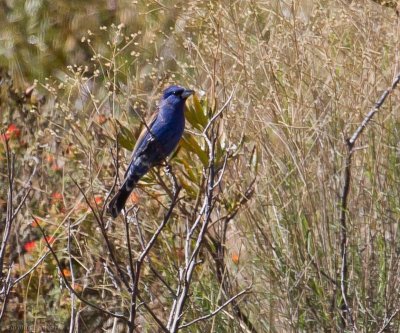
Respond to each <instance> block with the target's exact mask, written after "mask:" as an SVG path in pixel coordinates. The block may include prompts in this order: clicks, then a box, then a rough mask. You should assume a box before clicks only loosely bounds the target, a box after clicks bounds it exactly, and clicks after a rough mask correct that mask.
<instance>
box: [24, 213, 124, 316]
mask: <svg viewBox="0 0 400 333" xmlns="http://www.w3.org/2000/svg"><path fill="white" fill-rule="evenodd" d="M32 218H33V219H34V220H35V222H36V224H37V227H38V228H39V230H40V233H41V234H42V236H43V239H44V241H45V243H46V246H47V248H48V249H49V251H50V252H51V254H52V256H53V258H54V260H55V261H56V264H57V267H58V271H59V274H60V275H61V278H62V280H63V282H64V284H65V286H66V287H67V289H68V290H69V291H70V292H71V293H73V294H74V295H75V296H76V297H77V298H78V299H79V300H80V301H81V302H82V303H84V304H86V305H88V306H90V307H92V308H94V309H96V310H98V311H100V312H102V313H104V314H106V315H109V316H112V317H115V318H118V319H121V320H123V321H124V322H128V319H127V318H126V317H125V316H123V315H120V314H117V313H113V312H111V311H108V310H106V309H103V308H101V307H99V306H98V305H96V304H94V303H92V302H90V301H88V300H86V299H84V298H83V297H82V296H81V295H79V294H78V293H77V292H76V291H75V290H74V288H72V286H71V284H70V283H69V281H68V279H67V277H66V276H65V274H64V271H63V269H62V266H61V262H60V260H59V259H58V257H57V254H56V253H55V251H54V249H53V247H52V246H51V244H50V242H49V240H48V238H47V237H46V234H45V232H44V229H43V227H42V226H41V225H40V224H39V221H38V220H37V219H36V218H35V217H34V216H32Z"/></svg>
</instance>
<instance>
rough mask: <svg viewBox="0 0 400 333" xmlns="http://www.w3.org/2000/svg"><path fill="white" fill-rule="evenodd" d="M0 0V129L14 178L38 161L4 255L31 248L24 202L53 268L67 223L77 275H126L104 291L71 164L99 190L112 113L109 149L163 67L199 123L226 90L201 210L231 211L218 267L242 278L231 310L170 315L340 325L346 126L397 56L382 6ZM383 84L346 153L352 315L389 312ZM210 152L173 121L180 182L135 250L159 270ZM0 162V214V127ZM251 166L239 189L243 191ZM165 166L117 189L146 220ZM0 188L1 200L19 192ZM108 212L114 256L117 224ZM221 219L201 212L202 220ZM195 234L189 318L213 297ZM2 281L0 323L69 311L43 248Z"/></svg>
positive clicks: (159, 201)
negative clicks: (51, 250)
mask: <svg viewBox="0 0 400 333" xmlns="http://www.w3.org/2000/svg"><path fill="white" fill-rule="evenodd" d="M0 6H1V10H0V19H1V22H2V24H1V25H0V76H1V77H0V80H1V81H0V83H1V86H0V89H1V90H0V129H1V130H2V131H3V132H4V133H5V134H4V135H5V136H6V137H7V139H8V141H9V144H10V147H11V149H12V152H13V153H14V154H15V156H16V175H15V176H16V191H17V192H18V191H20V190H21V189H23V187H24V184H25V183H26V181H27V180H28V179H29V177H30V174H31V173H32V170H33V169H34V168H36V172H35V174H34V176H33V177H32V179H31V184H32V191H31V192H30V194H29V196H28V199H27V201H26V203H25V205H24V208H23V209H22V210H21V212H20V213H19V215H18V217H17V219H16V222H15V223H14V225H13V234H12V240H11V241H10V245H9V252H10V258H13V260H15V265H14V267H13V274H15V275H16V276H18V274H23V273H24V272H26V271H27V270H28V269H29V268H30V267H31V266H32V265H33V264H34V263H35V262H36V261H37V259H38V258H40V256H42V255H43V254H44V253H45V245H44V243H43V241H40V237H41V236H40V233H39V232H38V230H37V228H36V227H35V222H34V221H33V218H32V216H35V217H36V218H37V219H39V220H40V221H41V223H43V226H44V227H45V228H46V232H47V234H48V235H51V237H52V239H51V240H52V241H53V242H54V243H53V244H54V247H55V249H57V253H58V255H59V256H60V258H62V262H63V263H64V265H65V274H66V275H68V274H71V272H70V270H69V269H70V266H69V261H70V258H69V255H68V252H69V251H67V247H68V244H67V238H68V224H71V225H72V226H73V234H72V239H73V242H72V243H73V246H72V250H71V252H72V254H73V265H74V267H75V275H76V276H75V278H76V283H77V285H78V286H79V288H81V291H82V292H83V293H84V294H85V296H86V297H87V298H88V299H92V300H93V301H94V302H98V303H101V304H102V305H103V307H105V308H110V309H114V308H116V307H119V308H125V307H127V306H128V303H129V295H123V294H122V295H121V294H120V293H119V292H118V290H117V289H116V288H114V287H113V285H112V281H111V280H112V279H110V277H109V276H108V275H107V272H106V271H105V268H104V267H105V266H104V260H105V259H104V258H105V253H106V252H105V249H104V245H103V243H102V239H101V235H100V233H99V232H98V229H96V224H95V221H94V217H93V212H91V211H90V209H88V205H87V203H86V202H85V200H84V197H83V195H82V194H81V193H80V192H79V190H78V188H77V186H76V184H75V183H74V181H76V182H77V183H78V184H79V185H80V186H81V187H82V188H83V189H84V190H85V191H86V194H87V196H88V198H90V200H91V203H92V205H93V206H95V207H97V208H98V209H100V208H101V206H102V204H103V203H104V199H105V197H106V196H107V194H108V192H109V191H110V189H111V187H112V185H113V182H114V175H115V169H114V164H113V162H114V161H113V155H112V153H111V151H112V149H114V148H115V142H116V139H117V135H116V133H117V132H118V133H119V138H118V143H119V145H120V151H119V155H120V156H119V160H120V163H121V164H122V165H123V166H125V165H126V164H127V163H128V161H129V157H130V150H131V149H132V147H133V144H134V141H135V138H136V137H137V134H138V132H139V131H140V124H141V117H142V116H143V117H147V116H149V115H150V114H151V113H152V111H154V109H155V107H156V103H157V99H158V97H159V95H160V92H161V90H162V89H163V88H164V87H165V86H166V85H168V84H170V83H178V84H181V85H183V86H187V87H190V88H193V89H195V90H196V91H197V99H196V100H192V101H191V102H190V103H189V104H190V108H189V114H188V116H189V118H190V119H188V120H189V121H188V126H187V127H188V129H190V130H192V131H195V130H200V131H201V130H202V129H204V126H205V124H206V122H207V120H208V119H210V118H211V117H212V116H213V114H215V110H218V109H219V108H221V107H222V106H223V105H224V103H225V102H226V101H229V103H228V105H227V107H226V110H225V111H224V112H223V117H222V118H221V119H220V121H219V137H218V138H219V142H218V144H219V146H218V149H219V155H218V154H217V155H218V156H219V159H220V160H219V161H217V162H218V163H223V156H224V154H225V153H226V152H229V151H232V160H231V161H230V164H229V169H228V173H227V176H226V177H225V178H224V181H223V183H222V186H221V188H220V193H219V197H218V198H219V199H218V205H219V206H218V211H217V212H215V216H213V219H214V222H216V223H217V222H218V221H220V218H221V216H228V215H229V214H232V213H233V212H235V211H236V210H237V211H238V213H237V214H236V213H235V214H234V216H233V217H232V219H231V220H230V221H229V224H228V223H227V224H226V225H227V230H226V235H227V237H226V239H225V240H224V242H223V247H224V249H225V252H226V260H225V262H224V265H225V268H224V269H225V270H226V272H227V274H229V277H230V283H231V287H232V288H233V289H234V290H232V292H233V294H234V293H235V292H239V291H241V290H243V289H244V288H246V287H247V286H248V285H249V284H251V285H252V289H251V293H250V294H248V295H246V297H244V298H243V299H242V300H241V301H240V302H239V305H238V306H240V309H241V311H242V312H243V313H244V314H245V315H246V318H247V320H248V322H247V323H246V321H244V322H243V320H242V321H241V320H238V318H237V317H236V316H235V315H234V314H235V313H236V312H235V311H233V309H232V308H231V309H230V308H229V307H228V308H226V309H225V310H224V311H222V312H220V313H219V314H218V316H216V317H214V318H213V319H210V320H208V321H202V322H199V323H197V324H196V325H194V326H192V327H191V328H189V329H187V331H189V332H248V331H250V332H251V331H253V332H340V331H346V329H348V330H349V331H351V330H350V328H348V327H347V328H344V327H343V318H342V316H341V313H342V312H341V309H340V305H341V304H342V299H341V292H340V273H341V271H340V265H341V258H340V223H339V216H340V193H341V187H342V186H343V183H342V179H343V168H344V160H345V156H346V144H345V139H346V138H348V137H349V136H350V135H351V134H352V132H353V131H354V130H355V128H356V127H357V126H358V124H359V123H360V122H361V121H362V120H363V118H364V116H365V115H366V113H367V112H368V111H369V110H370V108H371V107H372V106H373V105H374V103H375V102H376V100H377V99H378V98H379V96H380V94H381V92H382V91H383V90H384V89H386V88H387V87H388V86H390V84H391V82H392V80H393V77H394V76H395V75H397V73H398V71H399V68H398V64H399V24H398V18H397V16H396V12H395V11H394V10H393V8H389V7H385V6H381V5H379V4H377V3H374V2H372V1H366V0H360V1H339V0H337V1H336V0H335V1H324V0H301V1H300V0H292V1H289V0H288V1H274V0H270V1H244V0H243V1H234V2H233V1H224V0H222V1H194V0H193V1H192V0H188V1H185V2H181V1H172V0H171V1H169V0H166V1H125V0H107V1H93V0H90V1H84V2H74V1H72V2H71V1H65V0H54V1H44V0H27V1H18V0H15V1H14V0H5V1H2V2H1V4H0ZM391 7H394V5H391ZM398 100H399V92H398V91H394V92H393V94H392V95H391V96H390V98H389V100H388V101H387V102H386V103H385V105H384V106H383V108H382V109H381V110H380V111H379V113H378V114H377V115H376V117H375V118H374V120H373V122H372V123H370V124H369V126H368V128H367V129H366V131H365V132H364V134H363V136H362V137H361V140H360V142H358V148H359V150H357V152H356V154H355V157H354V161H353V163H354V164H353V170H352V179H351V184H350V186H351V187H350V196H349V204H348V212H347V217H348V243H347V246H348V265H349V272H348V288H349V290H348V294H349V300H348V301H349V305H350V308H351V310H352V315H353V318H354V321H355V324H356V327H357V329H358V330H359V331H363V332H378V331H380V332H398V331H399V329H400V315H399V314H398V313H399V309H400V298H399V294H398V290H399V288H400V265H399V263H400V261H399V259H400V258H399V255H400V235H399V230H398V225H399V219H400V202H399V200H400V199H399V198H400V193H399V191H400V186H399V185H400V184H399V182H400V172H399V170H400V168H399V163H400V160H399V156H400V155H399V149H400V146H399V142H400V132H399V103H398ZM196 115H197V116H196ZM200 115H201V116H200ZM3 140H4V139H3ZM114 152H115V151H114ZM207 158H208V156H207V151H206V148H205V146H204V142H202V141H201V139H200V138H197V137H196V136H195V135H192V134H190V133H189V132H188V133H187V134H186V135H185V138H184V140H183V141H182V144H181V145H180V147H179V149H178V151H177V152H176V153H175V157H174V159H172V162H171V163H172V166H173V168H174V170H175V171H176V173H177V176H178V179H179V182H180V183H181V184H182V185H183V192H184V193H183V194H184V199H183V200H182V201H181V202H180V204H179V207H177V208H176V209H175V213H174V217H173V221H172V222H173V223H171V224H170V225H169V226H168V228H167V230H166V231H165V232H163V234H162V236H161V239H160V241H159V242H158V244H157V246H156V249H155V250H154V253H152V255H151V261H152V265H153V267H155V268H156V269H157V271H159V272H161V273H162V276H163V277H164V279H166V280H168V281H169V282H170V283H173V282H174V278H175V276H176V274H177V267H178V266H179V265H180V263H179V261H180V260H182V239H183V238H184V229H185V223H186V222H185V221H187V219H188V218H189V216H191V214H192V213H193V212H194V211H195V209H196V207H197V206H196V205H197V203H196V200H197V197H198V196H199V193H201V188H202V186H203V182H204V177H203V173H202V168H203V166H205V165H206V164H207V162H208V160H207ZM0 163H1V164H0V168H1V169H0V181H1V186H0V194H1V196H0V198H1V199H0V214H2V215H1V218H0V221H3V218H5V215H4V214H5V211H6V206H7V200H6V198H7V169H6V168H7V167H6V157H5V145H4V144H3V143H2V144H1V145H0ZM122 169H123V167H122ZM121 172H122V170H121ZM254 177H256V181H255V185H254V193H253V196H252V197H251V199H250V200H249V201H246V202H243V201H241V198H243V196H244V193H245V191H246V189H247V188H248V186H249V184H251V182H252V180H253V178H254ZM168 184H169V183H168V177H166V176H165V174H164V172H163V171H162V170H158V169H157V170H154V171H153V172H152V173H151V174H149V175H148V176H146V177H145V178H144V179H143V180H142V182H141V186H140V187H139V189H137V191H136V192H135V194H134V195H133V196H132V202H131V204H135V205H137V207H138V211H137V214H138V216H139V219H140V220H141V223H142V224H143V228H144V229H145V231H146V232H147V233H148V234H149V235H151V233H152V232H154V230H155V229H156V228H157V225H158V223H159V221H160V219H161V218H162V216H163V214H164V213H165V209H166V208H165V207H168V200H169V199H170V193H168ZM14 200H15V203H16V205H17V204H18V202H19V201H18V200H21V196H18V195H17V196H16V197H15V198H14ZM112 228H113V229H112V230H113V232H112V241H113V242H114V244H116V247H117V249H119V250H120V258H119V259H120V260H121V262H124V260H126V257H125V256H126V253H125V252H124V251H125V250H126V243H125V238H124V230H123V227H122V224H119V223H118V221H117V222H116V223H114V224H113V226H112ZM0 230H2V229H0ZM2 231H4V230H2ZM218 232H219V230H212V228H210V230H209V234H210V237H211V238H212V237H215V238H218V237H217V236H216V235H218ZM136 244H139V243H136ZM212 251H213V249H212V247H211V248H209V249H208V251H206V250H204V253H202V260H203V264H201V265H200V266H199V267H198V268H197V270H196V274H197V279H196V283H194V285H193V289H192V290H191V293H192V294H191V297H192V301H191V302H190V304H188V307H187V311H186V312H185V318H186V321H190V320H192V319H194V318H196V317H198V316H199V313H200V314H201V315H205V314H207V313H209V312H211V311H213V310H214V309H215V308H216V307H218V304H220V293H221V281H218V279H217V278H216V275H217V274H216V271H215V269H214V268H213V255H212ZM15 258H16V259H15ZM143 279H144V280H143V282H142V283H143V286H144V287H145V288H146V291H147V292H148V294H149V295H151V297H152V298H151V306H152V308H153V309H155V311H156V313H157V314H158V315H159V316H160V317H165V316H167V315H168V312H167V310H168V309H167V307H168V304H170V302H171V299H170V296H168V292H167V291H165V290H163V288H162V286H160V282H159V281H158V280H157V279H156V278H155V277H154V274H153V271H152V270H150V269H148V271H146V272H144V278H143ZM14 288H15V289H14V290H13V293H12V298H11V299H10V300H9V303H8V307H7V311H6V313H5V315H4V318H3V324H2V327H5V328H6V331H7V329H8V328H9V327H10V326H9V325H12V324H13V323H15V320H17V319H18V323H21V322H22V323H24V325H25V330H27V331H39V330H40V327H41V326H40V325H43V323H47V325H49V323H50V322H51V323H52V324H55V325H56V326H57V330H58V329H60V328H64V330H67V331H68V324H69V316H70V308H71V299H70V297H69V293H68V291H67V290H66V289H65V288H62V287H61V286H60V280H59V277H58V273H57V268H56V265H55V262H54V260H53V259H52V258H51V257H50V256H48V257H47V258H45V260H44V261H43V263H42V264H40V265H39V266H38V267H37V268H36V269H35V270H34V271H33V272H32V273H31V274H30V275H29V277H27V278H26V279H24V280H23V281H22V282H21V283H19V284H18V285H16V286H15V287H14ZM149 302H150V301H149ZM76 306H77V308H78V310H79V315H80V326H79V327H81V329H82V331H93V332H94V331H97V330H100V328H102V329H104V330H111V329H112V327H113V326H112V325H113V322H112V321H111V323H110V318H107V317H106V316H104V315H100V314H99V313H96V312H95V310H93V309H90V308H88V307H87V306H85V305H84V304H80V303H78V305H76ZM50 318H52V319H51V320H50ZM7 325H8V326H7ZM53 328H54V327H53ZM57 330H53V331H57ZM137 330H138V332H156V331H157V325H156V323H155V322H153V320H152V318H151V317H149V316H148V315H146V313H145V311H143V313H141V317H140V320H139V326H138V328H137ZM48 331H52V330H51V329H49V328H48ZM183 331H184V330H183Z"/></svg>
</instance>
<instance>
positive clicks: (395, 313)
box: [378, 309, 400, 333]
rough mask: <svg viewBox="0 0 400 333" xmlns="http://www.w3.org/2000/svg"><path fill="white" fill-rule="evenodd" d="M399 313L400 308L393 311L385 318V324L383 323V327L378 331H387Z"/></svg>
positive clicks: (381, 332) (379, 332)
mask: <svg viewBox="0 0 400 333" xmlns="http://www.w3.org/2000/svg"><path fill="white" fill-rule="evenodd" d="M399 313H400V309H396V310H395V311H393V313H392V314H391V316H390V317H389V318H387V319H385V320H384V322H383V325H382V327H381V329H380V330H379V331H378V333H383V332H385V330H386V329H387V328H388V327H389V325H390V323H391V322H392V320H393V319H394V317H396V316H397V314H399Z"/></svg>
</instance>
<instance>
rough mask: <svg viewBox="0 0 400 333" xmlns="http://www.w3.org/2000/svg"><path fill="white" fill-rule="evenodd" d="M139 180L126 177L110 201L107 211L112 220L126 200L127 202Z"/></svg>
mask: <svg viewBox="0 0 400 333" xmlns="http://www.w3.org/2000/svg"><path fill="white" fill-rule="evenodd" d="M139 179H140V177H128V178H127V179H125V181H124V183H123V184H122V186H121V188H120V189H119V190H118V192H117V193H116V194H115V195H114V197H113V198H112V199H111V201H110V203H109V204H108V208H107V211H108V213H109V214H110V215H111V216H112V217H113V218H114V219H115V218H116V217H117V216H118V215H119V213H121V210H122V208H124V207H125V203H126V200H128V198H129V196H130V194H131V193H132V191H133V189H134V188H135V186H136V183H137V182H138V181H139Z"/></svg>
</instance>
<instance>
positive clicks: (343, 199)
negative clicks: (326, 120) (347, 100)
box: [339, 74, 400, 331]
mask: <svg viewBox="0 0 400 333" xmlns="http://www.w3.org/2000/svg"><path fill="white" fill-rule="evenodd" d="M399 82H400V74H399V75H397V77H396V79H395V80H394V81H393V83H392V85H391V86H390V87H389V88H388V89H386V90H385V91H384V92H383V94H382V95H381V97H380V98H379V100H378V101H377V102H376V103H375V105H374V107H373V108H372V109H371V111H369V112H368V114H367V115H366V116H365V118H364V120H363V121H362V122H361V124H360V125H359V126H358V127H357V129H356V130H355V132H354V133H353V135H352V136H351V137H350V138H349V139H347V140H346V143H347V157H346V160H345V167H344V175H343V188H342V192H341V195H340V218H339V223H340V257H341V269H340V289H341V294H342V306H341V311H342V317H343V323H342V324H343V326H344V327H346V326H347V325H348V324H349V325H350V326H351V327H352V330H353V331H355V330H357V328H356V326H355V323H354V318H353V315H352V312H351V308H350V306H349V303H348V263H347V247H348V237H347V220H346V217H347V211H348V196H349V192H350V180H351V163H352V157H353V154H354V152H355V148H354V146H355V144H356V141H357V139H358V138H359V137H360V135H361V134H362V132H363V131H364V129H365V127H366V126H367V125H368V123H369V122H370V121H371V120H372V118H373V117H374V115H375V114H376V113H377V112H378V111H379V109H380V108H381V107H382V105H383V103H384V102H385V100H386V98H387V97H388V96H389V95H390V94H391V93H392V91H393V90H394V89H395V88H396V86H397V85H398V84H399Z"/></svg>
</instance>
